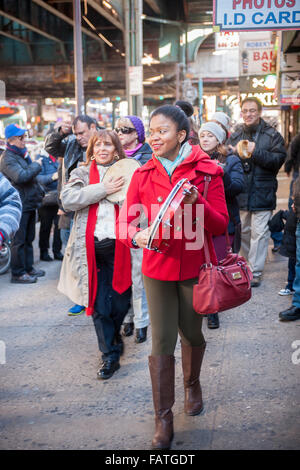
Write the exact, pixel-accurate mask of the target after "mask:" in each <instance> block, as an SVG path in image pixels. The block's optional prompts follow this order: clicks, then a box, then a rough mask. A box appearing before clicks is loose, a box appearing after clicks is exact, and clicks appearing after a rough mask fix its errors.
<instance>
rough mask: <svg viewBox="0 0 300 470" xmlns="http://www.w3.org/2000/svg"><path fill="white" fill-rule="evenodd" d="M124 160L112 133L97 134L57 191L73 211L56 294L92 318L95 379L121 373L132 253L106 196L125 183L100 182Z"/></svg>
mask: <svg viewBox="0 0 300 470" xmlns="http://www.w3.org/2000/svg"><path fill="white" fill-rule="evenodd" d="M119 158H124V153H123V150H122V146H121V144H120V141H119V138H118V136H117V134H116V133H115V132H114V131H108V130H101V131H99V132H97V133H96V134H95V135H94V136H93V137H92V138H91V139H90V141H89V145H88V148H87V159H86V163H85V164H84V165H82V166H80V167H79V168H76V169H75V170H73V171H72V173H71V175H70V179H69V181H68V183H67V184H66V185H65V186H64V188H63V189H62V192H61V201H62V205H63V207H64V209H65V210H66V211H75V216H74V224H73V228H72V231H71V234H70V238H69V241H68V245H67V247H66V251H65V256H64V260H63V265H62V269H61V273H60V280H59V284H58V289H59V291H60V292H62V293H63V294H65V295H67V296H68V297H69V298H70V299H71V300H72V301H73V302H75V303H77V304H79V305H84V306H85V307H87V310H86V312H87V315H92V318H93V322H94V326H95V330H96V334H97V338H98V344H99V349H100V351H101V352H102V361H103V362H102V365H101V367H100V369H99V371H98V373H97V376H98V378H99V379H108V378H110V377H111V376H112V375H113V373H114V372H115V371H116V370H117V369H119V367H120V364H119V360H120V355H121V354H122V351H123V343H122V340H121V336H120V328H121V325H122V322H123V319H124V317H125V315H126V313H127V311H128V308H129V305H130V297H131V287H130V286H131V276H130V270H131V265H130V251H129V249H128V248H126V249H125V250H124V245H123V244H122V243H120V242H119V241H118V240H116V225H115V222H116V218H117V216H118V211H119V206H118V205H117V204H113V203H112V202H110V201H108V200H107V199H106V196H107V195H109V194H112V193H115V192H117V191H119V190H120V189H121V188H122V186H123V184H124V178H123V177H119V178H110V179H109V180H108V181H103V177H104V175H105V173H106V171H107V169H108V168H109V167H110V166H111V165H112V164H113V163H114V162H115V161H116V160H118V159H119Z"/></svg>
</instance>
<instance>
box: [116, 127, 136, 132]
mask: <svg viewBox="0 0 300 470" xmlns="http://www.w3.org/2000/svg"><path fill="white" fill-rule="evenodd" d="M135 130H136V129H135V128H134V127H116V129H115V131H116V133H117V134H119V132H121V134H131V133H132V132H134V131H135Z"/></svg>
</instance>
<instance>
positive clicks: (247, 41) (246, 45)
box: [240, 31, 276, 76]
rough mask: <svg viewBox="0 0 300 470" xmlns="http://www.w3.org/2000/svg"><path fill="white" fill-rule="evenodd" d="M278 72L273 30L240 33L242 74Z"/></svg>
mask: <svg viewBox="0 0 300 470" xmlns="http://www.w3.org/2000/svg"><path fill="white" fill-rule="evenodd" d="M272 72H276V55H275V52H274V47H273V45H272V43H271V32H268V31H266V32H258V33H240V75H241V76H243V75H264V74H268V73H272Z"/></svg>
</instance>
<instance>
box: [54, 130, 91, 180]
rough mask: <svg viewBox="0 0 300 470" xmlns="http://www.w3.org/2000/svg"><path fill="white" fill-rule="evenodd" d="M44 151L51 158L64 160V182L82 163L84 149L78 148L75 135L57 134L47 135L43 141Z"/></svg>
mask: <svg viewBox="0 0 300 470" xmlns="http://www.w3.org/2000/svg"><path fill="white" fill-rule="evenodd" d="M45 150H46V152H48V153H49V154H50V155H53V157H56V158H59V157H63V159H64V168H65V174H64V178H65V181H68V179H69V176H70V174H71V171H72V170H74V168H76V167H77V166H78V162H82V161H83V160H84V159H83V154H84V152H85V149H83V148H82V147H80V145H79V144H78V142H77V140H76V137H75V135H73V134H70V135H68V136H62V135H61V134H60V133H59V132H56V131H55V132H52V133H51V134H48V135H47V137H46V140H45Z"/></svg>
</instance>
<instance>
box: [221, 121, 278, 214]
mask: <svg viewBox="0 0 300 470" xmlns="http://www.w3.org/2000/svg"><path fill="white" fill-rule="evenodd" d="M243 139H247V140H249V141H252V142H255V149H254V152H253V154H252V156H251V158H248V159H241V161H242V164H243V167H244V175H245V190H244V191H243V192H242V193H241V194H240V195H239V196H238V201H239V206H240V209H241V210H247V211H264V210H274V209H275V208H276V192H277V186H278V183H277V179H276V176H277V173H278V171H279V169H280V167H281V166H282V165H283V163H284V160H285V158H286V149H285V146H284V140H283V137H282V136H281V134H280V133H279V132H277V131H276V129H274V128H273V127H271V126H270V125H269V124H268V123H266V122H265V121H264V120H263V119H260V123H259V125H258V127H257V128H256V129H255V130H254V131H252V132H251V131H249V130H247V128H246V126H243V127H242V128H240V129H238V130H237V131H236V132H234V133H233V134H232V135H231V136H230V138H229V140H228V144H230V145H232V146H234V147H235V146H236V145H237V143H238V142H239V141H240V140H243Z"/></svg>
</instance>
